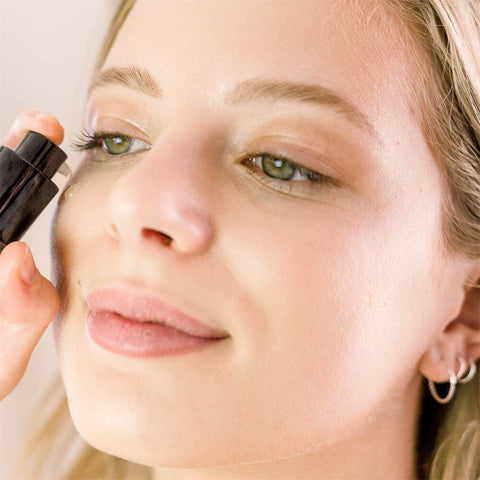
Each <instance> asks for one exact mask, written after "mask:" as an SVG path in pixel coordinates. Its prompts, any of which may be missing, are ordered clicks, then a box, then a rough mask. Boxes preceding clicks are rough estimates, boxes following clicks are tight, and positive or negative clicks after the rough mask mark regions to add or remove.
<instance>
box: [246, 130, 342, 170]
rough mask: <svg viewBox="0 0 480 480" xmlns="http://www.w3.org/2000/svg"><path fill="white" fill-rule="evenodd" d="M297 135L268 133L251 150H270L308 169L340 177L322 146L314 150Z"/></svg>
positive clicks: (250, 147) (257, 140) (253, 144)
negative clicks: (322, 150) (322, 151)
mask: <svg viewBox="0 0 480 480" xmlns="http://www.w3.org/2000/svg"><path fill="white" fill-rule="evenodd" d="M302 143H303V142H301V141H299V140H298V138H297V137H296V136H293V135H292V136H287V135H268V136H264V137H259V138H258V139H256V140H255V142H253V143H252V145H251V146H249V150H253V151H255V150H258V151H263V150H267V151H268V150H270V151H273V152H275V153H276V154H278V155H280V156H283V157H286V158H287V159H290V161H292V162H293V163H295V164H297V165H300V166H302V167H304V168H306V169H307V170H313V171H314V172H318V173H320V174H322V175H326V176H329V177H332V178H338V177H339V175H340V173H339V171H338V170H337V169H335V168H334V167H333V166H332V162H331V161H329V160H328V159H327V157H326V156H325V155H323V154H322V153H321V152H320V148H318V149H316V150H313V149H312V148H311V147H309V146H307V145H304V144H302Z"/></svg>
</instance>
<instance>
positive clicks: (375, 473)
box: [154, 376, 421, 480]
mask: <svg viewBox="0 0 480 480" xmlns="http://www.w3.org/2000/svg"><path fill="white" fill-rule="evenodd" d="M420 380H421V379H420V377H419V376H417V377H416V378H415V380H414V381H413V382H412V384H411V385H410V386H409V388H407V389H406V390H405V391H404V392H403V393H402V395H400V396H398V397H396V398H395V399H394V400H392V402H391V403H390V404H388V405H385V408H384V410H383V411H382V413H380V414H378V415H375V420H372V421H371V422H370V423H369V425H368V426H367V427H366V428H364V429H363V431H362V432H360V433H359V434H358V435H355V436H354V437H351V438H349V439H348V440H346V441H342V442H338V443H336V444H335V445H330V446H328V447H320V448H318V449H316V450H315V451H310V452H309V453H303V454H300V455H295V456H289V457H286V458H282V459H273V460H271V461H262V462H258V463H247V464H236V465H222V466H215V467H210V468H201V469H200V468H199V469H195V468H193V469H192V468H188V469H187V468H156V469H155V470H154V472H155V475H154V478H155V480H160V479H165V478H168V479H171V480H225V479H226V478H228V479H229V480H241V479H242V480H244V479H245V478H249V479H252V480H271V479H272V478H302V479H304V480H318V479H324V478H325V479H326V478H332V479H333V478H349V479H367V478H368V479H369V480H374V479H378V480H380V479H385V478H396V479H399V480H400V479H401V480H413V479H416V478H417V471H416V456H415V443H416V424H417V414H418V400H419V393H420V385H421V381H420Z"/></svg>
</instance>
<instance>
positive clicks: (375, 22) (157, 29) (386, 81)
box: [105, 0, 412, 103]
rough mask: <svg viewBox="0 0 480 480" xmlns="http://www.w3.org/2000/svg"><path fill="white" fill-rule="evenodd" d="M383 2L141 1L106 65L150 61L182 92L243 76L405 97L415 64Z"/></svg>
mask: <svg viewBox="0 0 480 480" xmlns="http://www.w3.org/2000/svg"><path fill="white" fill-rule="evenodd" d="M383 4H384V1H383V0H372V1H370V0H362V1H358V0H333V1H329V0H322V1H318V0H308V1H307V0H201V1H198V0H197V1H191V0H189V1H186V0H174V1H148V0H139V1H137V2H136V4H135V6H134V8H133V10H132V11H131V13H130V14H129V16H128V18H127V21H126V23H125V24H124V26H123V28H122V29H121V30H120V32H119V34H118V36H117V39H116V41H115V43H114V45H113V48H112V50H111V52H110V54H109V56H108V57H107V60H106V64H105V67H106V68H108V67H110V66H119V65H131V64H135V65H138V66H141V67H146V68H148V70H149V71H150V72H152V73H153V75H154V76H155V78H156V79H157V80H158V81H159V82H160V83H161V84H162V87H166V86H167V85H168V84H169V83H170V84H172V85H175V86H176V87H181V88H184V89H185V95H188V93H189V92H190V91H192V89H193V88H194V86H195V85H196V86H198V88H199V89H202V91H203V92H208V88H209V87H210V86H211V85H212V84H215V87H216V89H217V91H218V89H219V88H220V89H221V87H222V85H225V86H226V85H228V84H229V83H232V82H235V81H240V80H243V79H246V78H252V77H270V78H275V79H281V80H290V81H299V80H301V81H303V82H306V83H314V84H321V85H324V86H326V87H327V88H332V89H335V90H337V91H339V92H340V93H342V94H343V95H345V96H346V97H347V98H348V97H350V99H351V100H354V101H356V102H357V103H358V102H360V103H368V101H369V98H368V97H369V95H368V92H376V93H378V92H385V95H388V94H389V95H395V96H396V98H397V100H398V101H401V100H402V98H405V97H406V96H407V95H406V93H405V86H406V83H409V80H410V78H409V76H411V72H412V69H411V68H410V65H408V64H409V54H408V52H406V51H405V47H404V42H402V41H401V37H402V36H403V35H402V33H404V32H403V26H401V25H398V22H397V21H396V19H394V18H393V17H392V16H391V15H390V14H389V13H388V12H387V11H386V9H385V8H384V7H383ZM397 33H398V34H397ZM410 56H411V55H410ZM179 82H180V83H179ZM366 88H368V92H367V91H366Z"/></svg>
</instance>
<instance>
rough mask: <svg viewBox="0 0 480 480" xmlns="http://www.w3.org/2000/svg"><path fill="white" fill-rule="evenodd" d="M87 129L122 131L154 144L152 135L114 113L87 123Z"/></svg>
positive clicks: (93, 130) (94, 130) (91, 130)
mask: <svg viewBox="0 0 480 480" xmlns="http://www.w3.org/2000/svg"><path fill="white" fill-rule="evenodd" d="M87 130H88V131H90V132H121V133H122V135H123V136H126V137H130V138H132V139H137V140H142V141H143V142H145V143H148V144H149V145H151V144H152V140H151V138H150V136H149V135H148V134H147V133H146V132H145V131H144V130H142V129H141V128H140V127H139V126H137V125H135V124H134V123H132V122H131V121H128V120H125V119H124V118H121V117H117V116H113V115H108V116H105V115H103V116H99V117H98V118H96V119H95V122H93V123H87Z"/></svg>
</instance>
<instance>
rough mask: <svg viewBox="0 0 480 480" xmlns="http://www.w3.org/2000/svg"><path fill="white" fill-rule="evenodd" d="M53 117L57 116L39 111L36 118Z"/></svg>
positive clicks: (47, 118)
mask: <svg viewBox="0 0 480 480" xmlns="http://www.w3.org/2000/svg"><path fill="white" fill-rule="evenodd" d="M52 118H55V117H54V116H53V115H49V114H48V113H44V112H38V113H37V114H36V115H35V119H36V120H51V119H52Z"/></svg>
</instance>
